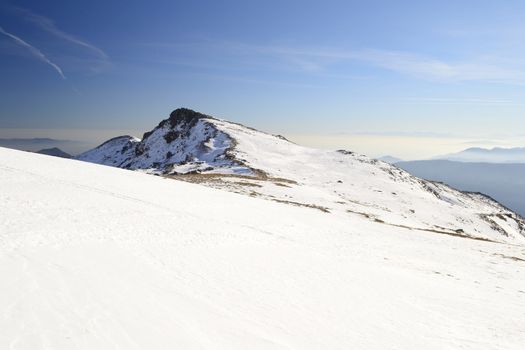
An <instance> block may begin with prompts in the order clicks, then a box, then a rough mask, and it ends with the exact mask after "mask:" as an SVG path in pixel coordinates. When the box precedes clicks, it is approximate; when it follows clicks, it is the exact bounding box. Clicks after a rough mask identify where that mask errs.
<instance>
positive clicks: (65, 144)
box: [0, 137, 86, 153]
mask: <svg viewBox="0 0 525 350" xmlns="http://www.w3.org/2000/svg"><path fill="white" fill-rule="evenodd" d="M0 147H6V148H13V149H18V150H21V151H31V152H38V151H40V150H43V149H52V148H60V149H62V150H64V149H65V150H67V151H68V152H73V153H75V152H79V151H81V150H85V149H86V145H85V144H84V143H83V142H80V141H72V140H58V139H53V138H47V137H35V138H3V139H0Z"/></svg>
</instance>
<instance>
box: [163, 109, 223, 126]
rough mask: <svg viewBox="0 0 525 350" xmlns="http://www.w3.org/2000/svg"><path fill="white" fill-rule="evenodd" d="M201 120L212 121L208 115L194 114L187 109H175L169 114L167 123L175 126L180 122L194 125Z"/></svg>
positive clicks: (194, 112)
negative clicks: (207, 119) (208, 119)
mask: <svg viewBox="0 0 525 350" xmlns="http://www.w3.org/2000/svg"><path fill="white" fill-rule="evenodd" d="M203 118H212V119H213V117H211V116H209V115H206V114H202V113H199V112H196V111H194V110H192V109H189V108H177V109H176V110H174V111H173V112H171V113H170V117H169V121H170V122H171V123H172V125H176V124H178V123H180V122H185V123H195V122H197V120H199V119H203Z"/></svg>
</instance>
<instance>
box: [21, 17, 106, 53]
mask: <svg viewBox="0 0 525 350" xmlns="http://www.w3.org/2000/svg"><path fill="white" fill-rule="evenodd" d="M16 11H18V12H19V13H21V14H22V15H23V16H24V17H25V18H26V19H27V20H28V21H30V22H32V23H33V24H35V25H36V26H38V27H40V28H41V29H43V30H45V31H47V32H48V33H50V34H52V35H54V36H56V37H57V38H60V39H62V40H65V41H68V42H70V43H72V44H75V45H78V46H81V47H83V48H85V49H87V50H89V51H91V52H92V53H94V54H95V55H96V56H98V57H99V58H102V59H108V55H107V54H106V53H105V52H104V51H103V50H102V49H100V48H98V47H96V46H95V45H92V44H90V43H88V42H86V41H84V40H81V39H79V38H77V37H75V36H73V35H71V34H69V33H66V32H64V31H63V30H61V29H59V28H58V27H57V26H56V24H55V22H53V20H51V19H49V18H47V17H45V16H42V15H38V14H36V13H33V12H31V11H29V10H26V9H22V8H16Z"/></svg>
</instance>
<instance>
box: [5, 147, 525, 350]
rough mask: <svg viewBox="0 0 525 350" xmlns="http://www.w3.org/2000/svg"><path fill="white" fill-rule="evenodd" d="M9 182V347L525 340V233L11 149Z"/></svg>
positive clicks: (488, 344)
mask: <svg viewBox="0 0 525 350" xmlns="http://www.w3.org/2000/svg"><path fill="white" fill-rule="evenodd" d="M269 140H270V139H269ZM312 152H313V151H312ZM343 156H345V157H349V155H341V158H340V159H341V160H343V159H345V158H344V157H343ZM261 162H262V161H261ZM358 164H361V163H356V166H357V165H358ZM367 164H368V163H367ZM370 166H371V165H370ZM357 171H360V170H359V169H358V170H357ZM375 171H376V172H377V170H375ZM237 181H241V180H240V179H237ZM0 184H2V190H1V191H0V280H1V281H2V287H1V288H0V330H1V331H0V349H54V350H62V349H64V350H69V349H78V350H92V349H101V350H105V349H138V350H142V349H144V350H150V349H174V348H176V349H271V350H273V349H301V350H309V349H370V350H376V349H377V350H379V349H380V350H383V349H406V350H420V349H429V350H438V349H466V350H478V349H499V350H521V349H522V348H523V339H524V333H523V323H522V318H523V314H525V255H524V250H523V249H524V246H523V245H516V244H505V243H502V244H496V243H492V242H487V241H480V240H473V239H465V238H461V237H456V236H450V235H441V234H432V233H429V232H427V231H418V230H410V229H407V228H403V227H394V226H386V225H383V224H381V223H379V222H374V221H371V220H368V219H367V218H366V217H364V216H356V215H347V214H346V213H345V212H341V211H339V212H336V211H334V212H332V213H325V212H322V211H320V210H316V209H312V208H307V207H299V206H290V205H286V204H284V203H276V202H272V201H267V200H261V199H258V198H251V197H249V196H242V195H238V194H235V193H228V192H226V191H219V190H215V189H212V188H207V187H204V186H198V185H195V184H190V183H184V182H181V181H173V180H169V179H166V178H161V177H156V176H149V175H146V174H141V173H138V172H134V171H125V170H122V169H117V168H112V167H107V166H100V165H96V164H89V163H85V162H78V161H72V160H68V159H61V158H56V157H47V156H43V155H39V154H34V153H28V152H20V151H13V150H7V149H2V148H0ZM319 196H324V194H322V191H320V192H319ZM399 200H401V198H400V199H399ZM21 208H23V210H21ZM417 210H418V211H420V210H422V208H417Z"/></svg>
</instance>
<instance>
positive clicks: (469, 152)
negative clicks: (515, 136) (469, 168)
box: [436, 147, 525, 163]
mask: <svg viewBox="0 0 525 350" xmlns="http://www.w3.org/2000/svg"><path fill="white" fill-rule="evenodd" d="M436 159H444V160H451V161H456V162H474V163H480V162H481V163H525V147H515V148H501V147H494V148H492V149H486V148H479V147H473V148H468V149H466V150H464V151H461V152H458V153H453V154H447V155H444V156H440V157H436Z"/></svg>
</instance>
